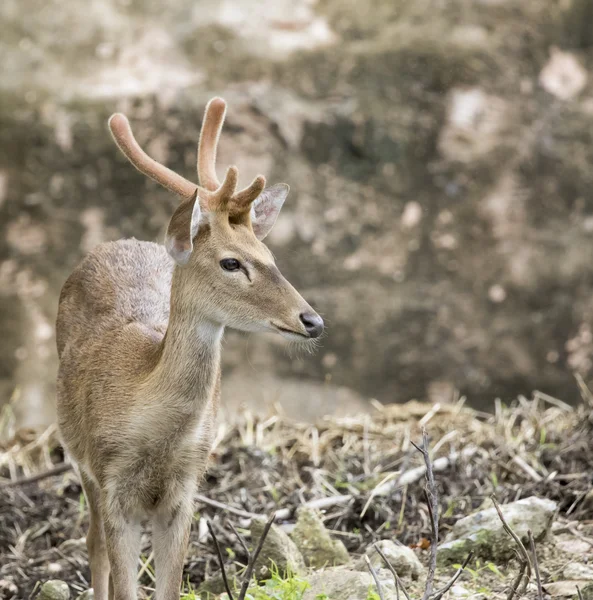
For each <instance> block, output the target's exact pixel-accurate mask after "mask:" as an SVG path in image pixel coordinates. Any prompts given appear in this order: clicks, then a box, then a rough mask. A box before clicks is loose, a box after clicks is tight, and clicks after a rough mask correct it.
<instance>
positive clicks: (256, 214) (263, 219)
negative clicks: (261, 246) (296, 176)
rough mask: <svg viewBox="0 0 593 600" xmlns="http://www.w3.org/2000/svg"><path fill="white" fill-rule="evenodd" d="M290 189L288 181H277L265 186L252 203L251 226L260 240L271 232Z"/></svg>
mask: <svg viewBox="0 0 593 600" xmlns="http://www.w3.org/2000/svg"><path fill="white" fill-rule="evenodd" d="M289 191H290V188H289V187H288V185H287V184H286V183H277V184H276V185H272V186H270V187H267V188H265V189H264V190H263V192H262V193H261V194H260V195H259V196H258V197H257V200H255V202H254V203H253V204H252V205H251V226H252V227H253V233H255V236H256V237H257V239H258V240H263V239H264V238H265V237H266V235H268V233H270V230H271V229H272V227H273V226H274V223H275V222H276V219H277V218H278V215H279V214H280V209H281V208H282V205H283V204H284V201H285V200H286V197H287V196H288V192H289Z"/></svg>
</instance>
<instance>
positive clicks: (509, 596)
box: [507, 561, 527, 600]
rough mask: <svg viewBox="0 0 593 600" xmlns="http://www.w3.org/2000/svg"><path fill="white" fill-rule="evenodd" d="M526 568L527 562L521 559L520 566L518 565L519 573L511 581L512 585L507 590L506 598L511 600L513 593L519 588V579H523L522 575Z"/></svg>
mask: <svg viewBox="0 0 593 600" xmlns="http://www.w3.org/2000/svg"><path fill="white" fill-rule="evenodd" d="M526 568H527V563H526V562H525V561H522V562H521V566H520V567H519V573H518V574H517V577H516V578H515V581H513V585H512V586H511V589H510V590H509V595H508V596H507V600H513V598H514V597H515V594H516V593H517V590H518V589H519V584H520V583H521V580H522V579H523V576H524V575H525V569H526Z"/></svg>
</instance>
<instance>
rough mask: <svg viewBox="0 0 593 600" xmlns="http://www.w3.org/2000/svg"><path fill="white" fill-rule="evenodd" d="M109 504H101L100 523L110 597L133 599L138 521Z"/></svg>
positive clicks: (138, 549)
mask: <svg viewBox="0 0 593 600" xmlns="http://www.w3.org/2000/svg"><path fill="white" fill-rule="evenodd" d="M114 505H115V503H111V505H110V506H109V508H108V509H106V506H105V504H104V505H103V522H104V528H105V539H106V542H107V554H108V556H109V564H110V567H111V573H110V577H109V599H110V600H137V582H136V579H137V573H138V567H137V565H138V557H139V555H140V522H139V521H138V520H136V519H131V518H129V517H128V518H127V516H126V515H125V514H124V513H123V512H122V511H121V510H119V509H118V508H116V507H115V506H114Z"/></svg>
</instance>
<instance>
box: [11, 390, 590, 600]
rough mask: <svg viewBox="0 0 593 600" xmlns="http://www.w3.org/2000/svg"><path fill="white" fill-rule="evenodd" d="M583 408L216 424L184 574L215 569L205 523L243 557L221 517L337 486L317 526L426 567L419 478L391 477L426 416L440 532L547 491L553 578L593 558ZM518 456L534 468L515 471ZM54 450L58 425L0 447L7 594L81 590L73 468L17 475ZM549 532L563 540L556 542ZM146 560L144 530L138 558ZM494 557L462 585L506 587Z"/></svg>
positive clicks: (148, 579)
mask: <svg viewBox="0 0 593 600" xmlns="http://www.w3.org/2000/svg"><path fill="white" fill-rule="evenodd" d="M575 402H576V401H575ZM592 407H593V397H590V396H586V402H583V403H581V404H578V405H577V406H576V407H571V406H569V405H567V404H564V403H563V402H560V401H558V400H556V399H554V398H551V397H548V396H542V395H538V394H536V395H535V396H534V398H533V399H531V400H527V399H525V398H521V399H519V400H518V401H516V402H514V403H513V404H512V405H511V406H508V407H506V406H504V405H502V404H499V405H498V406H497V411H496V413H495V415H485V414H482V413H479V412H476V411H474V410H472V409H469V408H466V407H465V406H464V405H463V399H462V400H461V401H458V402H456V403H455V404H443V405H437V406H431V405H429V404H423V403H418V402H412V403H407V404H404V405H387V406H379V405H377V409H376V410H375V411H374V412H373V413H372V414H371V415H367V416H360V417H358V418H356V419H355V418H344V419H331V418H326V419H324V420H321V421H320V422H319V423H317V425H311V424H299V423H296V422H293V421H289V420H287V419H286V418H283V417H280V416H278V415H273V416H271V417H269V418H267V419H265V420H253V419H250V418H249V417H247V418H246V419H245V420H244V421H243V423H242V424H240V425H236V426H233V427H230V428H226V430H225V429H224V428H223V429H221V434H220V436H219V439H218V443H217V445H216V448H215V450H214V453H213V455H212V460H211V466H210V469H209V471H208V475H207V477H206V479H205V481H204V482H203V485H202V487H201V489H200V493H201V494H202V496H201V497H200V498H198V500H197V503H196V515H195V520H194V523H193V525H192V533H191V544H190V549H189V552H188V556H187V561H186V565H185V568H186V573H185V579H184V580H185V581H186V582H189V584H191V585H192V586H193V588H194V589H195V588H196V587H197V586H198V585H199V584H200V583H201V582H202V581H203V580H204V579H205V578H209V577H211V576H214V575H215V574H216V573H217V572H218V570H219V569H218V565H217V561H216V556H215V552H214V548H213V545H212V541H211V539H210V538H209V536H208V535H204V529H205V520H206V519H207V520H209V521H211V522H212V524H213V526H214V530H215V532H216V535H217V537H218V539H219V541H220V543H221V545H222V546H223V548H228V549H229V550H228V551H227V553H224V554H225V556H227V559H226V560H227V566H228V567H230V566H231V564H232V563H233V562H235V563H238V564H241V563H242V562H244V561H245V559H246V556H245V553H244V550H243V547H242V546H241V544H240V543H239V542H238V541H237V538H236V537H235V534H234V533H233V531H232V529H231V528H230V526H229V521H230V522H232V523H234V525H235V526H236V528H238V529H239V530H240V531H241V532H246V536H247V538H248V528H249V522H250V519H251V515H253V514H255V515H265V514H271V513H272V512H273V511H276V510H280V511H282V510H284V514H281V516H282V518H281V519H280V523H281V524H282V525H285V526H287V527H288V526H290V524H292V523H294V519H295V511H296V508H298V506H300V505H301V504H302V503H304V502H307V501H311V500H319V499H322V498H326V499H327V498H332V497H335V496H338V495H350V496H351V498H350V499H349V500H348V501H346V502H339V503H336V504H335V505H334V506H331V507H329V508H327V509H326V510H325V513H324V522H325V525H326V526H327V527H328V528H329V529H330V530H331V531H332V532H333V535H334V536H335V537H336V538H337V539H340V540H342V541H343V542H344V544H345V545H346V547H347V548H348V550H349V552H350V553H351V554H352V555H354V556H355V555H357V554H360V553H362V552H364V550H365V549H366V548H367V547H368V545H369V544H371V543H372V542H374V541H376V540H378V539H396V540H399V541H400V542H402V543H404V544H407V545H408V546H410V547H412V548H414V549H415V550H416V552H417V553H418V555H419V557H420V559H421V560H422V561H423V562H424V563H425V564H426V563H427V561H428V554H429V550H430V543H431V542H430V540H431V529H430V519H429V514H428V510H427V505H426V500H425V497H424V494H423V491H422V490H423V486H424V480H423V477H422V476H419V477H418V478H417V480H416V481H413V482H411V483H409V484H408V485H404V486H402V485H399V484H398V483H397V482H398V481H399V477H401V473H402V472H404V473H408V474H409V473H410V472H411V470H413V469H415V468H416V467H418V466H420V465H422V464H423V460H422V457H421V455H419V453H418V452H417V451H416V450H415V449H414V447H413V446H412V445H411V443H410V442H411V441H415V440H416V441H417V442H420V441H421V439H422V432H421V430H422V427H423V426H425V427H426V428H427V430H428V432H429V435H430V445H431V447H432V448H433V456H432V460H433V462H434V461H436V460H437V459H439V458H440V457H449V459H450V463H449V465H448V466H447V467H446V468H444V469H442V470H436V471H435V477H436V481H437V489H438V495H439V506H440V515H441V526H440V538H441V539H443V538H444V537H445V535H446V534H447V532H448V530H449V529H450V528H451V526H452V525H453V523H454V522H455V521H456V520H457V519H459V518H460V517H462V516H464V515H467V514H469V513H470V512H472V511H473V510H476V509H478V508H480V507H482V506H491V501H490V496H491V494H495V495H496V497H497V498H498V500H499V502H501V503H506V502H509V501H513V500H516V499H520V498H524V497H528V496H532V495H537V496H540V497H547V498H551V499H553V500H554V501H555V502H557V503H558V510H559V514H558V518H557V519H556V523H555V525H554V532H555V534H554V536H550V537H549V538H548V539H547V540H546V541H545V542H544V543H542V544H541V545H538V556H539V560H540V568H541V572H542V578H543V580H544V583H549V582H551V581H554V580H557V579H559V578H560V579H561V578H562V569H563V567H564V566H565V565H566V564H567V563H568V562H574V561H577V562H587V560H588V559H593V550H592V547H593V546H591V545H589V550H588V551H586V552H585V553H583V552H582V549H581V550H579V549H578V544H579V543H580V544H581V545H582V544H583V542H586V543H588V544H593V502H591V498H590V496H591V494H590V491H591V484H592V481H591V471H592V466H593V453H592V449H591V444H590V438H591V434H592V429H593V422H592V421H591V419H590V414H591V408H592ZM5 422H6V420H5ZM459 452H461V453H460V454H456V453H459ZM455 456H457V458H456V459H455V458H454V457H455ZM516 457H520V458H521V459H522V460H523V464H527V465H529V466H530V467H531V469H532V470H531V471H529V469H527V470H526V469H525V468H523V467H520V466H519V463H518V462H517V460H516ZM63 459H64V457H63V455H62V452H61V449H60V447H59V445H57V442H56V437H55V426H52V427H50V429H49V430H46V431H45V432H44V433H43V434H42V435H41V436H40V435H39V432H34V431H18V432H14V431H13V432H12V436H11V439H10V440H8V441H6V442H5V443H4V446H3V452H2V453H1V454H0V465H1V467H0V475H1V476H2V477H3V478H4V483H3V484H0V565H1V566H0V579H3V580H8V581H11V582H13V583H14V584H15V585H16V587H17V588H18V593H17V594H16V597H17V598H23V599H24V598H29V597H30V595H31V593H32V592H33V590H34V589H35V588H36V586H38V584H39V582H43V581H45V580H47V579H54V578H59V579H63V580H64V581H67V582H68V583H69V584H70V586H71V587H72V588H73V590H75V591H82V590H84V589H87V588H88V587H89V570H88V563H87V556H86V548H85V545H84V535H85V531H86V526H87V512H86V507H85V503H84V498H83V496H82V494H81V488H80V485H79V483H78V481H77V479H76V477H75V475H74V473H73V472H71V471H67V472H66V473H61V474H58V475H56V476H51V477H49V476H45V477H43V478H42V479H40V480H37V481H33V482H30V483H27V481H24V482H21V483H20V484H15V483H14V481H16V480H17V479H19V478H23V477H32V476H35V475H36V474H41V475H43V474H44V473H46V474H47V470H48V469H50V468H52V467H53V466H54V465H55V464H62V462H63ZM435 464H436V463H435ZM387 476H389V480H391V481H392V482H393V486H392V487H390V489H389V491H388V493H387V494H386V495H377V494H376V493H375V492H376V489H377V487H378V486H379V484H381V483H382V482H383V481H384V479H385V477H387ZM11 480H12V481H13V483H11ZM402 481H405V479H403V478H402ZM211 501H215V502H218V503H221V505H219V506H217V507H216V506H213V505H212V504H211ZM365 507H366V510H365V511H364V516H362V517H361V513H362V512H363V509H364V508H365ZM558 540H564V542H568V545H566V544H565V545H560V546H557V545H556V543H555V541H558ZM571 544H573V545H575V544H577V545H575V548H577V550H576V551H577V552H578V553H577V554H573V553H570V545H571ZM149 556H150V539H149V532H147V534H146V535H145V536H144V537H143V560H144V561H146V560H147V557H149ZM231 557H232V558H231ZM495 567H496V568H497V570H495V569H493V568H492V566H491V565H489V564H488V563H486V562H484V561H482V562H481V563H478V564H475V562H473V563H470V569H471V570H468V571H467V572H466V573H465V574H464V575H463V576H462V579H461V580H460V582H459V583H460V585H463V586H464V587H466V588H468V589H475V590H478V589H482V590H487V592H488V594H489V595H487V597H488V598H497V597H498V595H499V594H502V593H503V592H504V590H505V589H506V588H508V584H509V581H510V580H511V579H512V576H513V574H514V573H515V572H516V569H517V564H516V561H515V560H512V561H510V562H507V561H505V563H504V564H496V565H495ZM452 570H453V569H451V570H447V569H442V570H441V569H440V570H439V571H438V577H437V582H444V581H446V579H447V578H448V577H449V576H450V575H451V574H452ZM152 578H153V575H152V572H151V570H150V569H145V572H144V574H143V575H142V576H141V578H140V582H141V585H142V590H143V593H144V594H148V593H150V590H151V589H152V587H153V585H152V583H153V582H152ZM421 585H422V582H418V583H416V584H410V591H411V592H414V593H415V592H416V591H417V590H418V589H419V588H420V586H421ZM472 586H473V587H472ZM530 589H531V588H530ZM530 594H531V592H530ZM532 597H535V596H533V595H532Z"/></svg>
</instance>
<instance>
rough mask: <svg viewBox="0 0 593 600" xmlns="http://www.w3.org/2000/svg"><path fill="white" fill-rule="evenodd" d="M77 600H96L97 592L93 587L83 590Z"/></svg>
mask: <svg viewBox="0 0 593 600" xmlns="http://www.w3.org/2000/svg"><path fill="white" fill-rule="evenodd" d="M76 600H95V592H94V591H93V588H91V589H90V590H86V592H82V594H80V596H78V598H77V599H76Z"/></svg>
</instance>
